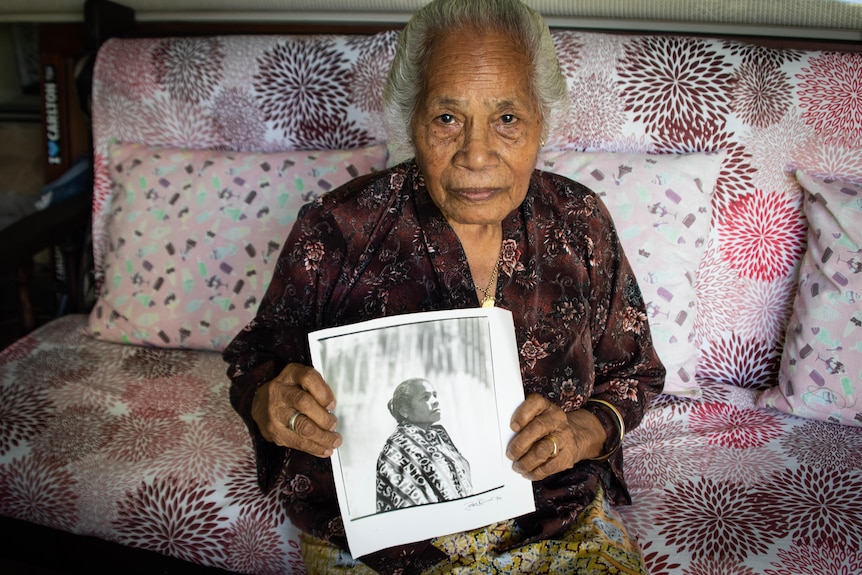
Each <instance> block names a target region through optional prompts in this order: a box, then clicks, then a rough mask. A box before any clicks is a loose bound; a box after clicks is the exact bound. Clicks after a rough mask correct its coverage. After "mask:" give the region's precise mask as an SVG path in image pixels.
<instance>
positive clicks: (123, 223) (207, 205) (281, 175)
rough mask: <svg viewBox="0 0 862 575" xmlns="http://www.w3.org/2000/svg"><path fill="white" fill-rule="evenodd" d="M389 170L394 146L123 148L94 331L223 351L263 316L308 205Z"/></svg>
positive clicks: (117, 148)
mask: <svg viewBox="0 0 862 575" xmlns="http://www.w3.org/2000/svg"><path fill="white" fill-rule="evenodd" d="M385 163H386V148H385V146H383V145H378V146H372V147H368V148H363V149H356V150H342V151H314V152H308V151H306V152H297V151H292V152H278V153H254V152H242V153H240V152H228V151H213V150H183V149H178V148H153V147H148V146H143V145H138V144H114V145H112V146H111V148H110V158H109V165H110V176H111V179H112V188H113V192H112V193H113V200H112V208H111V209H112V212H111V214H110V220H109V223H108V226H107V245H106V247H105V260H104V262H105V263H104V267H105V281H104V284H103V285H102V289H101V293H100V294H99V297H98V300H97V302H96V305H95V307H94V308H93V311H92V312H91V313H90V322H89V323H90V329H91V331H92V333H93V335H94V336H95V337H97V338H100V339H104V340H108V341H116V342H123V343H130V344H139V345H148V346H158V347H175V348H189V349H205V350H217V351H221V350H222V349H224V347H225V346H226V345H227V344H228V343H230V340H231V339H232V338H233V336H234V335H236V333H237V332H238V331H239V330H240V329H241V328H242V327H243V326H245V324H246V323H248V322H249V321H250V320H251V319H252V317H253V316H254V314H255V312H256V311H257V306H258V302H259V301H260V299H261V297H262V296H263V293H264V291H265V290H266V288H267V286H268V285H269V281H270V279H271V278H272V270H273V267H274V265H275V261H276V259H277V258H278V255H279V252H280V251H281V246H282V242H283V241H284V240H285V239H286V238H287V234H288V232H289V231H290V227H291V225H292V224H293V221H294V220H295V218H296V214H297V211H298V210H299V208H300V207H301V206H302V205H303V204H305V203H306V202H308V201H311V200H312V199H314V198H315V197H317V196H318V195H320V194H322V193H324V192H326V191H328V190H330V189H333V188H335V187H337V186H339V185H341V184H342V183H345V182H347V181H349V180H351V179H353V178H354V177H356V176H359V175H361V174H365V173H369V172H371V171H374V170H382V169H383V168H384V166H385Z"/></svg>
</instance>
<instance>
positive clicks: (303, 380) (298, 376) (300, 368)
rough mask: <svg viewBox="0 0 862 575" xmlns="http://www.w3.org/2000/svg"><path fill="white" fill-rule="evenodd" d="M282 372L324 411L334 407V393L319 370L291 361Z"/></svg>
mask: <svg viewBox="0 0 862 575" xmlns="http://www.w3.org/2000/svg"><path fill="white" fill-rule="evenodd" d="M285 372H286V373H285ZM283 373H285V375H286V376H287V377H289V378H290V379H291V380H293V381H295V382H297V383H299V385H301V386H302V388H303V389H305V390H306V391H307V392H308V393H310V394H311V396H312V397H313V398H314V400H315V401H316V402H317V403H318V404H319V405H322V406H323V408H324V409H325V410H326V411H332V410H333V409H335V394H334V393H333V392H332V388H331V387H329V385H327V383H326V382H325V381H324V380H323V376H322V375H320V372H319V371H317V370H316V369H314V368H313V367H310V366H308V365H302V364H300V363H291V364H289V365H288V366H287V367H286V368H285V369H284V372H283Z"/></svg>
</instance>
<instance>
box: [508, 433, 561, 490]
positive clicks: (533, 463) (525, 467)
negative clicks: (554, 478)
mask: <svg viewBox="0 0 862 575" xmlns="http://www.w3.org/2000/svg"><path fill="white" fill-rule="evenodd" d="M551 437H553V438H554V439H553V440H552V439H551ZM555 442H556V445H555ZM561 443H562V440H561V439H559V438H558V437H557V436H556V435H554V436H552V435H546V436H544V437H541V438H539V440H537V441H536V442H534V443H533V444H532V445H531V446H530V449H529V450H528V451H527V452H526V453H525V454H524V455H523V457H520V458H519V459H516V460H515V461H514V462H513V463H512V469H514V470H515V471H516V472H517V473H520V474H521V475H523V476H525V477H528V478H529V479H533V480H535V477H534V475H535V473H536V472H537V471H539V470H544V472H545V473H546V475H549V474H550V473H556V472H557V471H562V469H563V468H564V467H565V459H559V460H558V458H559V457H560V454H561V451H562V448H563V445H562V444H561Z"/></svg>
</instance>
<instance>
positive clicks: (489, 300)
mask: <svg viewBox="0 0 862 575" xmlns="http://www.w3.org/2000/svg"><path fill="white" fill-rule="evenodd" d="M499 269H500V258H497V263H495V264H494V269H493V270H492V271H491V279H489V280H488V285H487V286H486V287H485V288H479V289H480V290H482V294H483V295H484V296H485V297H484V298H482V307H494V302H495V301H496V295H497V272H498V271H499ZM492 286H493V288H494V291H491V287H492Z"/></svg>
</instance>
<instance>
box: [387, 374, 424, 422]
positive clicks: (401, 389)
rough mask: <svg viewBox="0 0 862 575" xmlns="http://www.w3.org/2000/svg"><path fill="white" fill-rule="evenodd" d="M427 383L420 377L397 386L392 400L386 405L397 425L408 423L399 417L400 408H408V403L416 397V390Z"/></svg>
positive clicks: (406, 380)
mask: <svg viewBox="0 0 862 575" xmlns="http://www.w3.org/2000/svg"><path fill="white" fill-rule="evenodd" d="M427 381H428V380H427V379H424V378H422V377H413V378H410V379H405V380H404V381H402V382H401V383H399V384H398V387H396V388H395V391H393V392H392V399H390V400H389V403H387V404H386V407H388V408H389V413H391V414H392V417H394V418H395V421H397V422H398V423H404V422H405V421H408V420H407V418H406V417H404V416H403V415H401V408H402V407H409V406H410V401H411V400H412V399H413V397H414V396H415V395H416V390H417V388H419V386H421V385H422V384H423V383H425V382H427Z"/></svg>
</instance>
